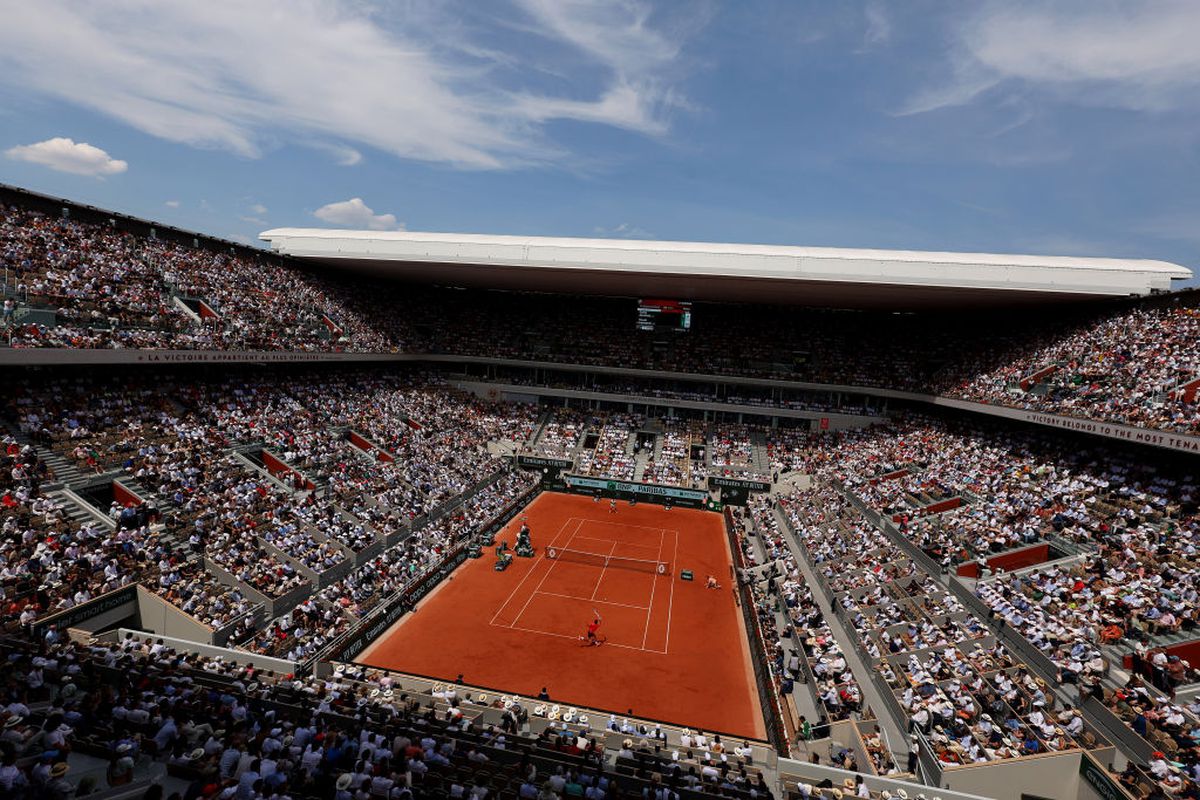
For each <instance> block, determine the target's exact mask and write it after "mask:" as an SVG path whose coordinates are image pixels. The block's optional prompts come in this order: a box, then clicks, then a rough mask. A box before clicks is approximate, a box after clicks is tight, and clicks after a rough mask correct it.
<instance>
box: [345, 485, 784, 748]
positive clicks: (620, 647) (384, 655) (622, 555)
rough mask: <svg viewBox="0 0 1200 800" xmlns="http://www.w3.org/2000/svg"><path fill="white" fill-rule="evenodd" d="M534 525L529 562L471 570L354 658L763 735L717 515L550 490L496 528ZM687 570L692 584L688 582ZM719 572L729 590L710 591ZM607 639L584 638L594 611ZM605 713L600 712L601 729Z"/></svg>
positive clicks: (481, 564)
mask: <svg viewBox="0 0 1200 800" xmlns="http://www.w3.org/2000/svg"><path fill="white" fill-rule="evenodd" d="M522 522H525V523H526V524H528V525H529V528H530V531H531V534H532V543H533V546H534V548H535V553H536V554H535V556H534V557H533V558H516V559H514V561H513V563H512V565H511V566H510V567H509V568H508V569H507V570H505V571H503V572H497V571H496V570H494V569H493V565H494V564H495V558H494V555H493V553H492V552H491V550H486V551H485V553H484V557H483V558H480V559H476V560H471V561H468V562H467V563H465V564H464V565H463V566H461V567H460V568H459V569H458V570H456V571H455V572H454V574H453V575H452V576H451V577H450V578H449V579H448V580H446V581H444V582H443V583H442V585H441V586H439V587H438V588H437V589H436V590H435V591H434V592H433V593H431V594H430V595H429V596H428V597H427V598H425V599H424V600H423V601H422V602H421V603H420V604H418V607H417V609H416V610H415V611H414V612H413V613H411V614H408V615H407V616H406V617H405V618H403V619H401V620H400V621H399V622H397V623H396V624H395V625H394V626H393V627H392V628H391V629H390V630H388V631H387V632H386V633H385V634H384V635H383V636H381V637H380V638H379V639H378V640H377V641H376V642H374V643H373V644H372V645H371V646H369V647H368V648H367V649H366V650H365V651H364V652H363V653H362V654H361V655H360V657H359V658H358V661H359V662H360V663H363V664H368V665H371V666H378V667H385V668H389V669H395V670H399V671H402V672H408V673H412V674H416V675H424V676H427V677H431V678H437V679H443V680H447V681H453V680H454V679H455V678H456V676H457V675H458V674H459V673H460V672H461V673H462V674H463V680H464V681H465V682H466V683H469V684H472V685H476V686H485V687H490V688H492V689H495V690H500V691H508V692H515V693H519V694H524V695H531V696H532V695H536V694H537V693H538V692H539V691H540V690H541V689H542V687H546V688H547V690H548V691H549V693H550V696H551V699H552V700H553V701H554V702H556V703H560V704H569V705H578V706H585V707H589V708H599V709H603V710H606V711H608V712H610V713H613V714H616V715H618V716H624V715H626V714H629V715H632V716H638V717H643V718H648V719H657V720H662V721H664V722H671V723H676V724H679V725H690V726H692V727H699V728H703V729H706V730H710V731H719V732H724V733H727V734H732V735H738V736H747V737H755V738H762V737H763V736H764V735H765V725H764V723H763V719H762V712H761V709H760V708H759V702H758V696H757V692H756V690H755V684H754V673H753V669H752V666H751V662H750V654H749V647H748V645H747V642H746V631H745V627H744V624H743V622H742V616H741V612H740V610H739V609H738V607H737V605H736V603H735V597H734V593H733V590H732V588H731V580H730V571H731V557H730V553H729V548H728V544H727V541H728V540H727V537H726V535H725V531H724V523H723V521H722V519H721V517H720V515H718V514H714V513H711V512H707V511H698V510H690V509H672V510H669V511H668V510H665V509H663V508H662V507H660V506H656V505H651V504H638V505H636V506H630V505H629V504H628V503H625V502H620V503H618V504H617V506H616V511H615V512H613V511H611V510H610V504H609V502H608V501H607V500H604V501H601V502H594V501H593V500H592V499H591V498H588V497H581V496H576V495H565V494H557V493H545V494H542V495H540V496H539V497H538V498H537V499H535V500H534V501H533V502H532V503H531V504H530V505H529V506H528V507H527V508H526V509H525V510H524V511H523V512H522V513H520V514H518V515H517V516H516V517H515V518H514V519H513V520H512V521H511V522H510V523H509V524H508V525H507V526H505V528H504V529H503V530H502V531H501V532H500V534H499V535H498V537H497V541H498V542H499V541H507V542H508V544H509V546H510V547H513V546H515V544H516V538H517V531H518V530H519V528H520V526H521V524H522ZM685 569H686V570H691V571H692V572H693V573H694V575H695V580H694V581H683V580H680V577H679V573H680V571H681V570H685ZM710 574H711V575H714V576H715V577H716V578H717V579H718V580H719V581H720V584H721V588H720V589H709V588H706V586H705V578H706V577H707V576H708V575H710ZM597 613H598V614H599V615H600V616H601V618H602V620H603V622H602V625H601V627H600V637H601V639H603V640H604V643H603V644H602V645H600V646H588V645H587V643H586V641H585V640H584V639H583V637H584V635H585V633H586V629H587V624H588V623H589V622H590V621H591V620H592V618H593V615H594V614H597ZM606 721H607V720H606V719H605V720H600V721H599V723H600V725H603V724H604V723H605V722H606Z"/></svg>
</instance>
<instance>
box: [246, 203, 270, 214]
mask: <svg viewBox="0 0 1200 800" xmlns="http://www.w3.org/2000/svg"><path fill="white" fill-rule="evenodd" d="M250 210H251V211H253V212H254V213H255V214H258V215H259V216H260V217H261V216H262V215H263V214H266V213H267V207H266V206H264V205H263V204H262V203H255V204H254V205H252V206H250Z"/></svg>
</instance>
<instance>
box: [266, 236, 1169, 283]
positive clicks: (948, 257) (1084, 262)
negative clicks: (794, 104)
mask: <svg viewBox="0 0 1200 800" xmlns="http://www.w3.org/2000/svg"><path fill="white" fill-rule="evenodd" d="M259 238H260V239H262V240H264V241H268V242H270V243H271V245H272V247H273V248H274V249H275V250H277V251H280V252H286V251H287V246H286V242H287V240H289V239H307V240H310V241H312V240H324V241H326V242H328V243H329V244H332V243H333V242H334V241H337V240H341V241H343V242H347V243H351V242H352V243H354V244H356V245H358V246H359V247H361V246H362V245H363V244H364V243H367V242H372V243H375V242H377V243H379V244H380V245H384V246H383V247H380V248H379V249H375V248H372V249H371V251H370V257H371V258H374V259H379V260H384V261H386V260H397V261H407V260H413V259H414V258H415V257H417V256H418V254H416V253H413V252H411V251H406V250H405V249H404V248H403V244H409V245H419V244H435V243H436V244H441V245H449V246H453V245H470V246H473V247H488V246H494V247H504V248H512V247H560V248H576V249H584V250H586V249H593V250H597V251H602V250H603V251H614V250H623V251H628V252H631V253H632V252H638V251H640V252H643V253H649V252H657V253H662V254H668V253H669V254H671V255H677V256H685V255H688V254H695V255H730V256H737V255H743V256H775V257H785V258H789V257H790V258H807V259H815V260H872V261H879V262H892V263H923V264H945V265H954V266H964V267H965V266H998V267H1003V266H1011V267H1035V268H1036V267H1043V268H1057V269H1079V270H1087V271H1113V272H1124V273H1130V274H1131V275H1132V274H1136V273H1143V274H1145V273H1156V274H1158V275H1159V276H1160V279H1161V278H1166V279H1167V280H1168V281H1174V280H1187V279H1189V278H1191V277H1192V271H1191V270H1190V269H1188V268H1187V267H1184V266H1181V265H1179V264H1172V263H1170V262H1167V261H1159V260H1153V259H1138V258H1111V257H1096V258H1092V257H1082V256H1037V255H1022V254H996V253H955V252H941V251H918V250H878V249H852V248H835V247H799V246H793V245H763V244H725V243H711V242H673V241H651V240H643V239H587V238H568V237H550V236H512V235H489V234H460V233H430V232H418V231H363V230H339V229H332V228H272V229H270V230H266V231H263V232H262V233H260V234H259ZM387 245H392V247H387ZM356 249H357V248H356ZM305 250H306V252H305V253H304V255H305V256H308V257H316V256H317V255H318V253H317V252H315V251H313V250H312V249H310V248H305ZM389 251H390V252H389ZM297 255H299V254H297ZM320 255H323V256H326V257H331V258H336V257H338V256H341V257H343V258H347V259H355V258H362V257H364V253H363V252H362V251H361V250H358V251H357V252H345V253H342V252H338V251H336V250H330V251H328V252H322V253H320ZM431 260H434V261H438V260H442V259H440V258H437V257H433V258H431ZM455 260H457V259H455ZM497 260H507V259H503V257H500V258H498V259H497ZM484 263H487V261H485V262H484ZM529 266H540V265H535V264H529ZM563 266H573V265H572V264H570V263H569V262H565V263H564V264H563ZM574 266H592V267H597V266H600V265H599V264H587V263H586V262H584V263H580V262H576V264H574Z"/></svg>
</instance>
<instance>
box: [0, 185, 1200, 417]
mask: <svg viewBox="0 0 1200 800" xmlns="http://www.w3.org/2000/svg"><path fill="white" fill-rule="evenodd" d="M0 198H2V199H3V201H4V205H3V206H0V268H2V269H3V280H4V282H3V284H2V289H3V295H4V296H3V304H4V306H3V317H2V319H0V331H2V332H3V340H2V341H0V360H2V361H3V362H4V363H9V364H33V363H48V362H51V361H53V362H54V363H63V362H65V361H68V360H70V359H67V358H62V357H61V356H64V355H68V354H67V353H65V352H64V351H80V350H106V351H108V355H112V358H109V359H107V360H110V361H122V362H126V361H134V360H143V358H142V355H141V353H140V351H146V350H154V351H192V352H197V353H203V352H219V353H221V354H223V355H222V358H225V357H228V358H231V359H232V358H235V357H237V358H242V359H245V358H252V359H255V360H270V359H268V357H267V355H266V354H267V353H275V354H280V355H279V358H280V359H283V358H293V357H298V356H294V355H293V354H304V355H303V357H304V358H318V357H320V358H339V359H340V358H356V359H368V358H370V359H377V358H378V359H386V358H398V357H406V358H437V359H440V360H443V361H444V360H454V359H457V358H467V359H492V360H497V359H505V360H512V361H520V362H539V363H543V364H545V363H550V364H561V365H575V367H574V368H575V369H584V370H596V369H597V368H604V369H606V370H610V371H617V370H625V371H629V370H641V371H643V372H642V375H641V377H642V378H655V379H657V378H660V377H661V376H662V375H663V374H664V373H678V374H683V375H688V376H693V375H710V376H711V375H716V376H723V377H724V376H727V377H730V378H738V379H743V380H744V379H755V380H760V381H762V380H769V381H787V382H790V383H799V384H815V385H820V386H822V387H827V388H828V387H856V388H861V389H863V390H865V391H867V392H868V393H870V392H877V391H881V390H887V391H889V392H906V393H910V394H911V395H920V396H921V398H925V399H931V398H932V397H933V396H941V397H944V398H953V399H954V400H955V401H967V402H973V403H983V404H988V405H990V406H993V407H998V406H1005V407H1008V408H1015V409H1020V410H1021V412H1022V414H1026V415H1028V414H1037V415H1047V414H1054V415H1063V416H1067V417H1077V418H1083V419H1087V420H1095V421H1101V422H1107V423H1118V424H1123V425H1129V426H1135V427H1138V428H1144V429H1153V430H1159V431H1172V432H1182V433H1191V434H1194V433H1196V432H1197V431H1200V402H1197V400H1198V398H1200V348H1198V347H1197V346H1196V342H1197V341H1200V311H1198V306H1200V293H1198V292H1195V291H1188V292H1176V293H1170V294H1165V295H1155V296H1152V297H1143V298H1121V299H1111V298H1108V299H1092V300H1091V301H1088V302H1072V303H1061V304H1055V305H1044V304H1043V305H1037V306H1024V307H1022V306H1012V305H1005V306H999V307H995V308H959V307H954V308H941V309H927V310H923V311H920V312H916V313H906V314H897V313H891V312H887V311H882V310H874V311H864V310H847V309H840V310H833V309H828V308H798V307H796V306H789V305H781V304H758V305H746V304H737V303H732V302H723V303H716V302H713V303H708V302H697V303H696V304H695V306H694V308H693V313H692V321H693V324H692V326H691V330H689V331H687V332H682V331H651V332H647V331H644V330H639V329H638V328H637V326H636V325H635V320H636V319H637V308H636V304H635V303H634V302H633V301H632V300H630V299H628V298H614V297H604V296H595V295H583V294H575V295H554V294H545V293H535V292H515V291H514V292H503V291H483V290H465V291H462V290H457V289H453V288H446V287H438V286H431V285H416V284H414V283H412V282H402V281H395V280H391V281H389V280H384V279H382V278H371V277H366V276H359V275H348V274H346V273H345V272H344V271H339V270H330V269H319V266H320V265H319V264H316V263H314V262H311V261H303V260H297V259H293V258H287V257H279V256H276V255H273V254H269V253H266V252H263V251H255V250H253V249H251V248H244V247H232V246H231V245H230V243H228V242H217V241H214V240H210V239H200V238H199V237H197V236H194V235H192V234H187V233H185V232H182V231H175V230H169V229H159V228H156V227H155V226H154V225H152V224H151V223H147V222H143V221H139V220H132V219H129V218H122V217H116V216H109V215H108V212H103V211H99V210H97V209H88V208H85V207H81V206H66V205H64V204H63V201H53V200H52V199H50V198H40V197H38V196H36V195H29V194H25V193H19V192H15V191H13V190H4V191H0ZM64 210H65V211H69V212H70V213H68V214H64V213H63V212H64ZM618 244H625V243H618ZM631 246H640V245H639V244H637V243H632V244H631ZM1074 269H1078V270H1082V271H1085V272H1086V271H1087V270H1086V269H1085V268H1083V267H1076V268H1074ZM1184 272H1186V270H1185V271H1184ZM672 297H674V298H675V299H682V296H681V295H673V296H672ZM4 345H7V348H5V347H4ZM29 348H38V349H42V350H46V349H55V350H58V351H59V352H58V353H55V354H53V355H52V354H50V353H43V354H33V353H29V352H18V350H27V349H29ZM116 351H122V352H116ZM224 354H237V355H236V356H234V355H228V356H226V355H224ZM247 354H248V355H247ZM308 354H324V355H321V356H315V355H314V356H309V355H308ZM397 354H405V355H404V356H398V355H397ZM69 355H71V356H72V357H75V356H78V357H77V358H76V360H89V359H91V360H96V361H99V360H103V359H99V358H95V359H93V358H92V357H93V355H94V354H91V353H89V354H87V355H86V356H85V355H83V354H78V353H71V354H69ZM190 355H191V354H190V353H189V354H183V355H179V356H178V358H180V359H181V360H190ZM56 356H58V357H56ZM171 357H172V358H175V357H176V356H171ZM145 360H159V361H161V360H166V357H165V356H164V357H162V358H157V357H156V358H153V359H151V358H149V357H147V358H146V359H145ZM194 360H205V358H204V357H201V356H197V357H196V358H195V359H194ZM543 380H544V379H543ZM939 402H940V401H939ZM975 408H976V409H978V408H980V406H975Z"/></svg>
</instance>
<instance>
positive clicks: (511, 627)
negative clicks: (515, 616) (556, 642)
mask: <svg viewBox="0 0 1200 800" xmlns="http://www.w3.org/2000/svg"><path fill="white" fill-rule="evenodd" d="M543 594H544V593H543ZM496 627H497V628H508V629H509V630H514V631H525V632H526V633H540V634H542V635H543V636H557V637H558V638H560V639H573V640H574V641H579V639H580V637H578V636H572V635H571V634H569V633H554V632H553V631H540V630H537V629H536V628H520V627H518V626H516V625H497V626H496ZM601 647H621V648H624V649H625V650H640V651H641V652H643V653H657V654H658V655H660V656H661V655H666V651H665V650H650V649H648V648H645V647H634V646H633V645H631V644H618V643H617V642H608V641H606V642H605V643H604V644H603V645H601Z"/></svg>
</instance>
